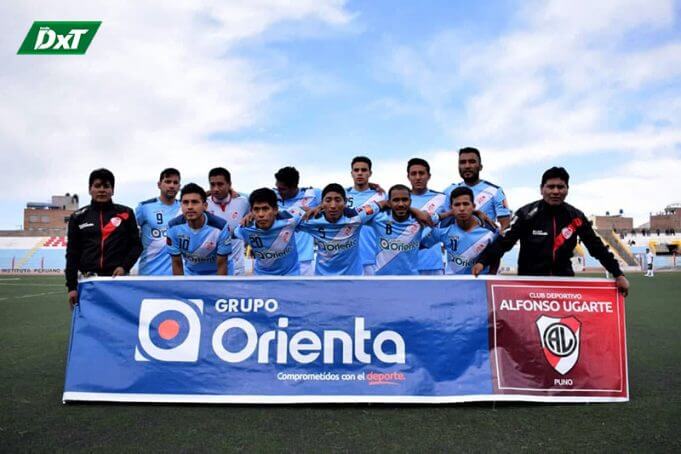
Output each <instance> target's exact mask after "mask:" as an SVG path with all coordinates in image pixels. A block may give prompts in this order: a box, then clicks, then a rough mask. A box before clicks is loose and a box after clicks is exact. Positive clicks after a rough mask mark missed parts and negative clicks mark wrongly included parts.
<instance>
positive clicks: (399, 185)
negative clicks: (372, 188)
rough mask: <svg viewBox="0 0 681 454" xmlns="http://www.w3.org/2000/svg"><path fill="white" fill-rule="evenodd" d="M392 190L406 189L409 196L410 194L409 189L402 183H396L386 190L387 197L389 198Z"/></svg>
mask: <svg viewBox="0 0 681 454" xmlns="http://www.w3.org/2000/svg"><path fill="white" fill-rule="evenodd" d="M393 191H407V192H408V193H409V196H411V189H409V188H408V187H406V186H405V185H403V184H396V185H394V186H393V187H392V188H390V189H389V190H388V199H390V197H391V196H392V193H393Z"/></svg>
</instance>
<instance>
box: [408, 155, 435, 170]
mask: <svg viewBox="0 0 681 454" xmlns="http://www.w3.org/2000/svg"><path fill="white" fill-rule="evenodd" d="M411 166H423V167H425V168H426V171H427V172H428V173H429V174H430V164H428V161H426V160H425V159H421V158H412V159H410V160H409V162H407V173H409V169H411Z"/></svg>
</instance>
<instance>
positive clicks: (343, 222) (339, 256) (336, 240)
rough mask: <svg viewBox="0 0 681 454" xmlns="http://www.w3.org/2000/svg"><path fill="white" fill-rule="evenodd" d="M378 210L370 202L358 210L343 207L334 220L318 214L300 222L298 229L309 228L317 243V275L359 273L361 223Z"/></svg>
mask: <svg viewBox="0 0 681 454" xmlns="http://www.w3.org/2000/svg"><path fill="white" fill-rule="evenodd" d="M378 212H379V208H378V205H376V204H375V203H371V204H369V205H365V206H363V207H362V208H360V209H358V210H353V209H350V208H346V209H345V212H344V213H343V215H342V216H341V217H340V219H338V221H336V222H329V221H327V220H326V218H325V217H324V215H322V214H320V215H318V216H317V217H316V218H314V219H309V220H307V221H304V222H302V223H301V224H300V225H299V226H298V229H299V230H301V231H303V232H308V233H309V234H310V235H312V237H313V238H314V241H315V244H316V246H317V262H316V264H315V274H316V275H318V276H338V275H343V276H361V275H362V274H363V273H362V271H363V270H362V261H361V260H360V256H359V236H360V230H361V228H362V225H363V224H365V223H366V222H367V221H368V220H370V219H372V218H373V217H374V216H376V214H377V213H378Z"/></svg>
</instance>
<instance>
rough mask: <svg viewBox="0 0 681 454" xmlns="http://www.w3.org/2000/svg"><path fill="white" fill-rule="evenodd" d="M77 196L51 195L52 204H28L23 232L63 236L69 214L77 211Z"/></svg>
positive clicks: (25, 210)
mask: <svg viewBox="0 0 681 454" xmlns="http://www.w3.org/2000/svg"><path fill="white" fill-rule="evenodd" d="M78 203H79V201H78V195H77V194H73V195H71V194H68V193H66V194H65V195H53V196H52V203H41V202H28V203H27V204H26V208H25V209H24V232H25V233H28V234H35V235H36V236H64V235H66V229H67V225H68V222H69V216H71V213H73V212H74V211H76V210H77V209H78Z"/></svg>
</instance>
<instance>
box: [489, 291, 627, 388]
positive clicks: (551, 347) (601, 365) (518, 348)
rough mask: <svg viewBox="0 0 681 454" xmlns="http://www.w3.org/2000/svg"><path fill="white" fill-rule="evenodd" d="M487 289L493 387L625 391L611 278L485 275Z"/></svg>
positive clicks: (619, 309) (618, 305)
mask: <svg viewBox="0 0 681 454" xmlns="http://www.w3.org/2000/svg"><path fill="white" fill-rule="evenodd" d="M488 294H489V311H490V315H489V317H490V321H491V324H490V333H489V334H490V336H489V339H490V356H491V358H490V359H491V366H492V377H493V383H494V389H495V393H497V394H524V395H537V396H564V397H570V396H572V397H575V398H577V399H579V398H583V397H585V396H592V397H621V398H628V396H629V389H628V387H629V386H628V378H627V357H626V335H625V320H624V299H623V298H622V296H621V295H620V294H619V293H618V291H617V289H616V287H615V285H614V282H603V281H600V282H594V281H588V280H579V279H575V280H569V281H555V282H547V281H539V280H538V281H527V280H518V281H513V280H504V281H493V280H490V281H489V282H488ZM580 400H581V399H580Z"/></svg>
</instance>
